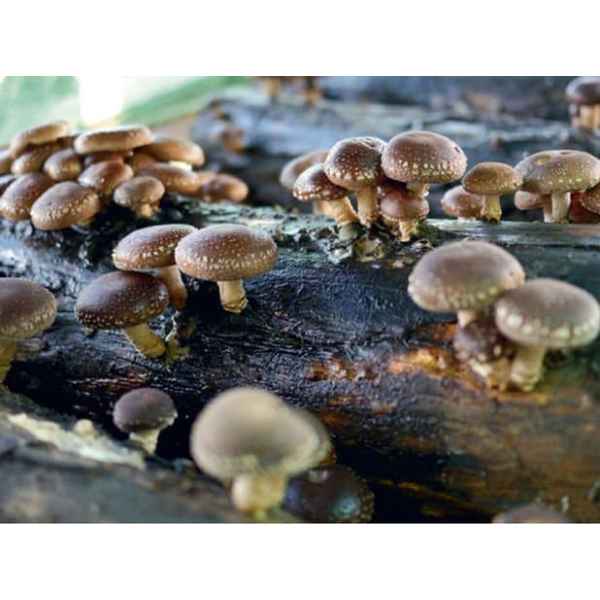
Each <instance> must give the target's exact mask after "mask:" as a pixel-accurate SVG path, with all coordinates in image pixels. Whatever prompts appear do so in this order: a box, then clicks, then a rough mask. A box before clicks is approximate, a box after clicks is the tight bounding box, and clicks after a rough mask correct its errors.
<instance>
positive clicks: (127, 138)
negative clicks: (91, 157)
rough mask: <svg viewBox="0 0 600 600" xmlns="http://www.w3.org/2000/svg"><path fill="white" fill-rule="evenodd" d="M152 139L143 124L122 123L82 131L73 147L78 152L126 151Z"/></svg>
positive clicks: (148, 142)
mask: <svg viewBox="0 0 600 600" xmlns="http://www.w3.org/2000/svg"><path fill="white" fill-rule="evenodd" d="M152 141H153V138H152V132H151V131H150V130H149V129H148V128H147V127H145V126H144V125H122V126H120V127H111V128H108V129H96V130H95V131H88V132H86V133H82V134H81V135H79V136H78V137H77V138H76V139H75V142H74V148H75V151H76V152H77V153H78V154H92V153H95V152H127V151H128V150H133V149H134V148H139V147H140V146H146V145H148V144H151V143H152Z"/></svg>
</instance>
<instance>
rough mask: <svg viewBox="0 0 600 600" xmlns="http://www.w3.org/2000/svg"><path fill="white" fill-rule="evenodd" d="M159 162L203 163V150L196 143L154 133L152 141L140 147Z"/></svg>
mask: <svg viewBox="0 0 600 600" xmlns="http://www.w3.org/2000/svg"><path fill="white" fill-rule="evenodd" d="M140 150H141V151H142V152H145V153H146V154H149V155H150V156H152V157H154V158H155V159H156V160H158V161H160V162H172V163H184V164H187V165H192V166H194V167H200V166H202V165H203V164H204V160H205V158H204V151H203V150H202V148H201V147H200V146H198V144H195V143H194V142H191V141H189V140H181V139H177V138H172V137H169V136H166V135H155V136H154V140H153V141H152V143H150V144H148V145H147V146H144V147H143V148H141V149H140Z"/></svg>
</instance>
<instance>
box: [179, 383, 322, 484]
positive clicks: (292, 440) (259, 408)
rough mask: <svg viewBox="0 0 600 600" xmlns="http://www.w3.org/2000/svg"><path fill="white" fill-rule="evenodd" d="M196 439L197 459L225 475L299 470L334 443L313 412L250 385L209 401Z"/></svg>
mask: <svg viewBox="0 0 600 600" xmlns="http://www.w3.org/2000/svg"><path fill="white" fill-rule="evenodd" d="M190 442H191V452H192V456H193V458H194V461H195V462H196V464H197V465H198V466H199V467H200V468H201V469H202V470H203V471H205V472H206V473H208V474H209V475H212V476H213V477H216V478H217V479H220V480H222V481H228V480H230V479H233V478H234V477H236V476H238V475H242V474H249V473H264V472H276V473H281V474H284V475H294V474H296V473H300V472H302V471H305V470H306V469H309V468H311V467H313V466H315V465H317V464H318V463H319V462H320V461H321V460H322V459H323V458H324V457H325V456H326V455H327V452H328V451H329V448H330V446H331V443H330V441H329V436H328V434H327V432H326V430H325V428H324V427H323V425H321V423H320V422H319V420H318V419H316V418H315V417H313V416H312V415H311V414H310V413H308V412H306V411H304V410H301V409H297V408H292V407H290V406H287V405H286V404H285V403H284V402H283V401H282V400H281V399H280V398H278V397H277V396H275V395H274V394H271V393H270V392H267V391H265V390H261V389H256V388H250V387H241V388H235V389H232V390H228V391H226V392H224V393H222V394H219V395H218V396H217V397H216V398H214V399H213V400H212V401H211V402H209V403H208V404H207V405H206V407H205V408H204V410H203V411H202V412H201V413H200V414H199V415H198V417H197V419H196V421H195V423H194V426H193V427H192V435H191V440H190Z"/></svg>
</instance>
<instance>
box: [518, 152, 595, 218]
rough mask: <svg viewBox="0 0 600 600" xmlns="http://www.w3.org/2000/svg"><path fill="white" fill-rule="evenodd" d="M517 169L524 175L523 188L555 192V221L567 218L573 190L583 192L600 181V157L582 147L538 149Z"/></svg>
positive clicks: (553, 206)
mask: <svg viewBox="0 0 600 600" xmlns="http://www.w3.org/2000/svg"><path fill="white" fill-rule="evenodd" d="M515 169H516V170H517V171H518V172H519V173H520V174H521V176H522V178H523V184H522V188H523V190H525V191H526V192H531V193H533V194H538V195H547V194H551V195H552V222H553V223H563V222H565V221H566V219H567V215H568V213H569V205H570V203H571V192H583V191H585V190H587V189H589V188H591V187H594V186H595V185H596V184H597V183H599V182H600V160H598V159H597V158H595V157H594V156H592V155H591V154H588V153H587V152H580V151H578V150H548V151H545V152H537V153H536V154H532V155H531V156H528V157H527V158H525V159H524V160H522V161H521V162H520V163H519V164H518V165H517V166H516V167H515Z"/></svg>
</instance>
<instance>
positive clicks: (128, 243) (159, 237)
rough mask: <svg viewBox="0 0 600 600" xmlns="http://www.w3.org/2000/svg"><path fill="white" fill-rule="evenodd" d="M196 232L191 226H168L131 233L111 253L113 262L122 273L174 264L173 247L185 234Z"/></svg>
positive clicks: (147, 228)
mask: <svg viewBox="0 0 600 600" xmlns="http://www.w3.org/2000/svg"><path fill="white" fill-rule="evenodd" d="M194 231H197V229H196V228H195V227H192V225H185V224H184V223H171V224H169V225H153V226H151V227H144V228H142V229H137V230H136V231H132V232H131V233H130V234H129V235H126V236H125V237H124V238H123V239H122V240H121V241H120V242H119V243H118V244H117V246H116V248H115V249H114V251H113V255H112V258H113V263H114V265H115V267H117V269H121V270H122V271H138V270H145V269H160V268H162V267H169V266H171V265H174V264H175V248H176V247H177V244H178V243H179V242H180V241H181V240H182V239H183V238H184V237H185V236H187V235H189V234H190V233H193V232H194Z"/></svg>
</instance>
